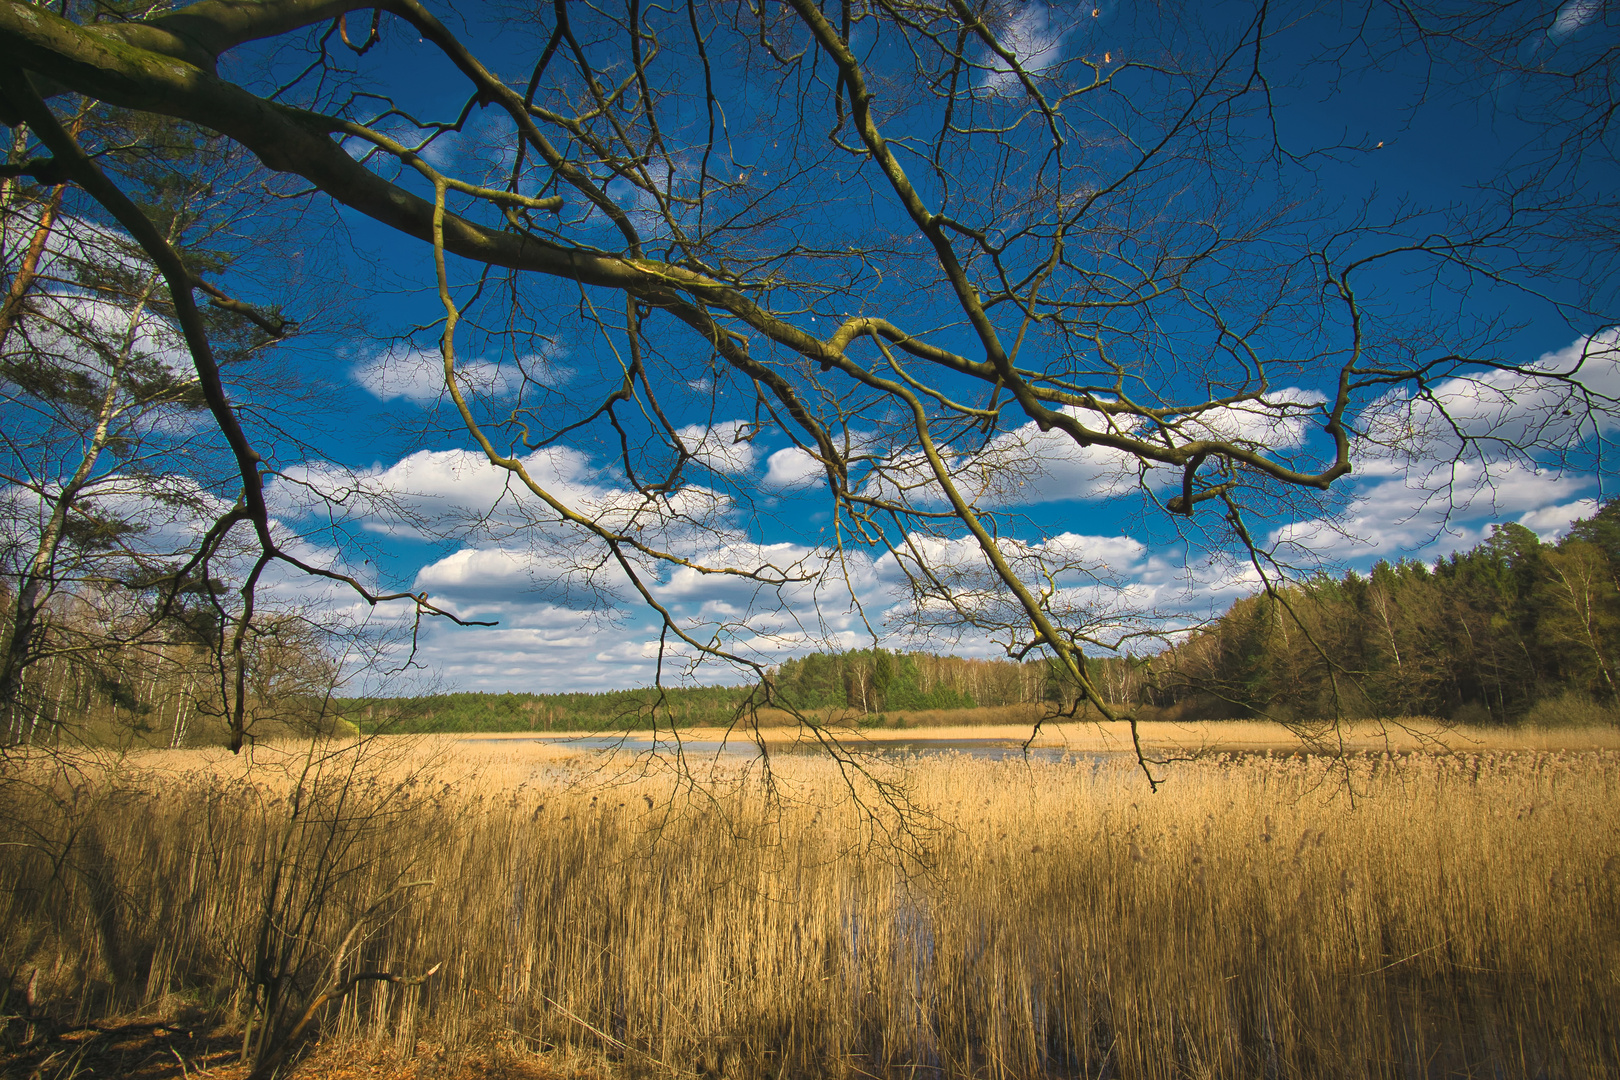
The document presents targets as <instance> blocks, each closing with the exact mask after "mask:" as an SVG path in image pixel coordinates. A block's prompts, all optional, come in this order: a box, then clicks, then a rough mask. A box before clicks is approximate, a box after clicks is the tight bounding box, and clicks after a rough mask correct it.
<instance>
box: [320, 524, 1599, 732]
mask: <svg viewBox="0 0 1620 1080" xmlns="http://www.w3.org/2000/svg"><path fill="white" fill-rule="evenodd" d="M1617 649H1620V500H1615V501H1610V502H1608V503H1606V504H1604V506H1603V508H1602V509H1601V510H1600V511H1599V512H1598V513H1597V514H1595V515H1594V516H1593V517H1592V518H1590V519H1587V520H1584V521H1580V522H1577V523H1576V524H1575V525H1574V526H1573V527H1572V528H1571V529H1570V531H1569V533H1568V535H1566V536H1565V537H1564V538H1563V539H1562V540H1560V541H1559V542H1558V543H1556V544H1544V543H1542V542H1541V540H1540V539H1539V538H1538V537H1537V536H1536V534H1535V533H1533V532H1531V531H1530V530H1529V529H1527V528H1525V527H1524V526H1522V525H1517V524H1507V525H1498V526H1496V527H1494V528H1493V530H1492V532H1491V535H1490V536H1489V537H1488V538H1487V539H1485V540H1484V541H1483V542H1482V543H1480V544H1478V545H1477V546H1475V547H1474V548H1473V549H1471V550H1469V551H1465V552H1458V553H1456V554H1454V555H1452V556H1450V557H1449V558H1445V559H1441V560H1439V561H1437V562H1435V563H1434V564H1433V565H1429V564H1426V563H1422V562H1418V561H1415V560H1409V559H1403V560H1401V561H1399V562H1396V563H1389V562H1380V563H1378V564H1377V565H1376V566H1374V567H1373V568H1372V572H1371V573H1370V574H1366V575H1363V574H1358V573H1356V572H1354V571H1351V572H1348V573H1346V574H1345V575H1344V576H1342V577H1330V576H1326V575H1323V576H1320V577H1314V578H1310V579H1308V580H1304V581H1299V582H1294V583H1291V584H1288V585H1285V586H1282V587H1279V588H1277V589H1275V590H1273V591H1271V592H1268V593H1261V594H1259V595H1256V596H1252V597H1248V598H1246V599H1243V600H1239V601H1237V602H1236V603H1234V604H1233V605H1232V607H1231V608H1230V609H1229V610H1228V611H1227V612H1226V614H1225V615H1223V616H1221V617H1220V618H1218V619H1216V620H1215V621H1214V622H1213V623H1211V624H1210V625H1209V626H1207V627H1205V628H1203V629H1201V630H1198V631H1196V632H1194V633H1193V634H1192V635H1191V636H1190V637H1188V638H1187V639H1186V640H1184V641H1183V642H1181V643H1180V644H1178V645H1176V646H1175V647H1173V648H1170V649H1166V650H1165V651H1163V652H1161V653H1159V654H1157V655H1155V656H1142V657H1136V656H1127V657H1102V658H1093V659H1091V660H1090V661H1089V674H1090V676H1091V678H1092V680H1093V682H1094V683H1095V684H1096V685H1097V686H1098V687H1099V688H1100V689H1101V691H1102V692H1103V694H1104V696H1106V697H1107V698H1108V699H1109V700H1110V701H1111V702H1112V703H1114V704H1117V705H1122V706H1129V707H1134V708H1137V709H1139V710H1140V711H1141V713H1142V714H1143V715H1145V716H1149V717H1165V718H1175V719H1189V720H1191V719H1236V718H1247V717H1257V716H1265V717H1272V718H1276V719H1280V720H1308V719H1315V718H1321V717H1332V716H1348V717H1358V716H1433V717H1440V718H1445V719H1452V720H1457V721H1459V722H1465V723H1474V724H1480V723H1512V722H1517V721H1521V720H1525V719H1531V720H1535V721H1541V722H1549V723H1554V722H1580V721H1592V720H1609V719H1612V718H1613V717H1614V716H1616V715H1617V710H1620V687H1617V682H1616V678H1617V677H1616V672H1615V666H1614V664H1615V658H1616V651H1617ZM768 678H769V681H770V684H771V685H770V689H771V698H772V700H773V701H775V702H778V703H780V704H782V705H786V706H791V707H793V708H796V709H802V710H805V711H807V712H809V713H811V714H814V715H816V716H819V717H826V716H828V715H830V714H834V713H840V712H842V713H845V714H850V715H856V716H861V717H868V716H875V715H882V714H886V713H896V712H901V713H903V712H913V711H930V712H938V711H949V710H967V709H975V708H993V707H1000V706H1007V705H1023V704H1031V703H1043V702H1044V703H1052V704H1056V705H1060V706H1063V707H1066V708H1067V707H1071V706H1072V705H1073V704H1074V701H1075V696H1076V695H1075V687H1074V684H1073V681H1072V680H1071V679H1068V678H1065V677H1064V675H1063V673H1062V672H1061V671H1060V670H1058V669H1057V668H1056V667H1055V666H1054V665H1052V664H1051V663H1049V662H1048V661H1045V660H1031V661H1027V662H1023V663H1018V662H1014V661H1010V660H976V659H964V658H962V657H959V656H935V655H933V654H930V653H920V652H914V653H896V652H890V651H889V650H886V649H853V650H850V651H847V652H842V653H825V652H818V653H811V654H809V655H808V656H803V657H798V658H795V659H791V660H785V661H783V662H782V664H781V665H780V666H779V667H777V668H776V669H774V670H773V671H772V673H771V674H770V675H769V676H768ZM759 689H760V688H757V687H749V686H735V687H679V688H671V689H668V690H666V691H664V693H663V695H662V697H660V695H659V694H658V692H657V691H654V690H618V691H610V692H607V693H599V694H587V693H568V694H516V693H506V694H481V693H460V694H438V695H432V696H424V697H419V698H391V699H346V700H340V701H339V702H338V703H337V706H338V712H339V713H340V714H341V715H342V716H344V717H345V718H346V719H349V720H351V721H354V722H355V723H357V724H359V725H360V727H361V728H362V729H364V730H391V731H409V732H457V731H580V730H607V729H619V730H624V729H632V730H633V729H637V728H648V727H651V726H653V717H654V713H655V709H656V714H657V717H658V723H659V725H668V724H669V723H670V722H671V721H674V722H675V723H676V724H679V725H682V726H690V725H713V724H720V725H723V724H728V723H730V722H732V720H734V719H735V718H736V715H737V711H738V709H739V708H740V707H741V706H742V705H743V703H744V702H745V701H747V700H748V699H749V697H750V696H751V695H753V696H754V697H755V698H756V700H759V699H761V697H762V695H760V694H759V693H758V690H759Z"/></svg>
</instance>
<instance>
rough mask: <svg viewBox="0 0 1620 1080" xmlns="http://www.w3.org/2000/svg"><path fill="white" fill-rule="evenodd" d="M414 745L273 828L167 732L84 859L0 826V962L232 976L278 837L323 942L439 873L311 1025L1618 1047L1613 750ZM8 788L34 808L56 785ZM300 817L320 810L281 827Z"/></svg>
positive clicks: (129, 978)
mask: <svg viewBox="0 0 1620 1080" xmlns="http://www.w3.org/2000/svg"><path fill="white" fill-rule="evenodd" d="M432 745H434V744H432V743H430V742H423V743H418V744H415V748H414V749H413V750H412V751H411V753H412V754H413V755H414V756H411V757H409V758H401V757H399V756H397V755H396V756H393V757H390V756H389V755H388V754H386V753H384V754H383V755H382V756H381V757H377V758H374V759H373V760H371V761H369V762H361V764H360V766H359V767H354V766H353V765H350V764H343V766H342V767H343V768H344V769H347V770H348V771H347V772H339V773H336V774H334V775H335V776H336V777H337V778H338V779H339V780H340V781H341V782H340V783H333V784H330V785H328V787H327V788H325V789H322V791H320V792H318V793H317V792H313V791H312V793H311V796H310V797H309V798H307V799H306V802H305V804H304V805H305V812H304V817H303V818H302V819H301V820H300V821H299V822H298V823H297V824H296V825H290V824H289V813H290V810H289V807H290V805H291V799H292V793H293V792H294V791H295V789H297V784H296V783H295V782H294V781H293V780H292V779H290V776H291V773H290V772H289V771H288V770H287V769H281V770H279V771H278V770H277V768H276V767H274V766H273V765H272V766H270V767H268V768H267V767H266V763H264V762H261V763H260V764H259V766H258V767H257V768H256V769H255V770H254V771H253V772H251V773H249V774H247V775H233V774H231V773H230V772H229V769H228V768H226V767H222V766H221V765H220V764H219V763H218V762H217V761H216V762H209V761H204V760H202V759H200V758H197V757H192V758H181V759H174V758H170V759H167V760H168V761H169V762H171V765H169V766H166V767H165V768H164V769H163V770H154V769H151V768H146V769H145V770H142V769H135V770H134V771H133V772H128V773H126V774H121V775H120V777H119V778H118V779H117V780H116V782H115V781H113V780H106V781H103V782H101V783H99V784H82V785H81V787H80V788H79V789H77V790H76V791H75V790H70V791H67V792H66V793H65V794H64V795H63V796H62V805H63V806H66V807H67V809H66V810H63V811H61V812H60V814H59V815H58V817H59V822H58V824H59V826H60V827H62V828H72V829H73V830H75V832H74V836H75V844H76V845H77V850H78V851H79V852H80V855H79V856H78V858H80V860H81V862H83V863H84V864H85V865H89V866H90V867H91V868H92V872H89V873H78V874H64V873H63V872H62V871H61V865H66V863H63V864H61V865H59V866H57V867H56V868H55V869H53V867H52V865H51V864H50V863H49V862H48V861H47V860H45V859H43V858H41V857H39V856H38V855H37V854H30V853H29V849H26V848H4V849H0V880H3V882H4V885H5V887H6V890H7V892H6V896H7V897H8V901H7V902H8V903H9V905H10V910H9V911H8V912H6V918H7V922H6V925H7V926H8V928H9V929H8V930H7V931H6V935H5V940H4V944H3V954H0V959H3V962H4V964H5V965H6V967H7V968H8V969H9V971H10V972H11V973H13V974H14V983H15V982H18V981H20V978H21V976H22V975H23V974H24V973H26V972H27V971H28V970H30V969H32V968H36V967H37V968H38V969H39V971H40V977H39V993H40V994H41V996H42V997H46V998H48V999H49V1000H51V1001H53V1002H55V1003H56V1005H57V1007H58V1008H66V1009H77V1010H78V1011H79V1012H81V1013H83V1014H86V1015H88V1014H92V1013H96V1012H98V1011H110V1010H115V1009H118V1008H130V1007H133V1006H135V1005H137V1004H139V1003H140V1002H142V1001H145V1002H160V1001H171V1002H172V1001H174V1000H176V999H177V998H186V999H190V1000H193V1001H198V1002H201V1003H202V1004H204V1005H206V1006H208V1007H210V1008H215V1009H218V1010H222V1011H223V1012H225V1013H227V1014H228V1013H230V1012H232V1011H233V1010H234V1011H236V1012H238V1013H240V1012H242V1011H243V1010H244V1009H245V1002H246V1000H247V997H246V995H247V993H248V989H247V988H248V984H249V982H250V974H251V972H250V971H249V959H250V954H251V949H250V948H249V939H251V937H252V931H253V928H254V927H255V926H256V925H257V924H256V922H255V919H256V918H257V917H258V914H259V913H260V912H261V911H262V908H263V904H264V902H265V895H266V893H265V888H266V886H265V881H266V880H267V878H268V877H269V875H271V874H272V873H274V872H275V871H276V870H277V869H280V870H281V871H282V872H283V873H284V874H286V875H289V876H292V877H296V876H298V875H304V876H306V877H307V876H309V875H313V874H316V873H317V872H321V873H325V875H326V876H325V878H323V880H324V881H325V882H326V885H325V886H324V887H325V888H326V889H327V892H326V893H325V894H324V895H323V896H322V897H321V902H322V906H321V911H320V913H319V919H318V920H316V922H315V923H314V924H312V925H311V927H310V928H309V931H308V933H309V935H310V937H311V938H312V939H318V940H319V941H322V942H325V943H326V944H327V946H328V947H330V945H331V943H333V942H335V941H336V940H337V939H338V938H339V937H341V936H342V934H343V933H344V932H346V930H347V928H348V927H349V926H350V925H352V924H353V921H354V919H355V918H356V917H357V915H356V913H357V912H359V911H361V910H363V909H364V908H365V907H366V905H367V904H369V903H370V902H371V901H372V900H373V899H374V898H375V897H377V896H378V895H381V894H383V893H384V892H386V891H387V890H388V889H390V888H392V887H394V886H395V885H396V884H398V883H400V882H402V881H406V880H422V879H431V880H432V881H433V883H434V884H433V885H432V887H431V888H424V889H422V890H419V891H418V892H419V894H418V895H416V896H415V899H414V900H413V901H412V902H411V903H409V904H405V905H402V906H400V907H399V908H398V910H397V911H396V912H395V913H394V914H393V915H392V917H391V918H389V919H387V920H386V921H382V922H379V923H377V924H376V925H375V926H373V927H370V928H369V931H368V936H367V937H366V938H365V941H364V944H363V947H362V948H361V950H360V962H361V964H362V966H365V967H369V968H375V969H387V970H396V971H415V972H420V971H423V970H426V969H427V968H428V967H430V966H431V965H433V964H435V963H442V964H443V966H442V967H441V968H440V970H439V973H438V974H437V975H436V976H435V977H434V978H433V979H431V980H430V981H429V982H427V983H426V985H424V986H422V987H420V988H409V989H404V990H401V989H398V988H395V987H390V986H387V985H380V986H369V987H365V988H363V989H362V990H360V991H357V992H356V993H355V994H353V995H351V996H350V997H348V998H347V999H346V1000H345V1001H344V1002H343V1004H342V1005H341V1007H339V1008H337V1009H334V1010H333V1011H332V1013H331V1015H329V1016H327V1017H326V1019H325V1026H324V1031H323V1034H324V1035H325V1036H326V1037H327V1038H329V1039H362V1038H363V1039H371V1040H379V1039H381V1040H394V1041H395V1042H396V1043H397V1045H398V1046H400V1047H401V1048H403V1049H404V1050H405V1051H407V1052H408V1051H409V1049H410V1048H412V1047H415V1046H417V1045H418V1044H419V1042H425V1043H431V1044H435V1045H438V1046H441V1047H451V1048H454V1047H468V1046H488V1045H490V1044H492V1043H500V1044H503V1045H506V1046H508V1047H512V1046H521V1047H524V1048H527V1050H529V1051H530V1052H534V1053H541V1054H572V1055H575V1056H576V1059H577V1055H579V1054H581V1053H589V1054H594V1055H597V1058H598V1060H599V1062H600V1063H602V1066H603V1067H605V1068H608V1069H611V1070H614V1071H618V1072H622V1073H625V1074H646V1075H669V1074H681V1075H685V1074H692V1073H699V1074H719V1075H727V1076H767V1075H768V1076H773V1077H780V1076H800V1075H815V1076H827V1075H833V1076H850V1077H854V1076H863V1075H864V1076H873V1075H876V1076H885V1077H886V1076H899V1075H906V1076H910V1075H912V1074H913V1073H915V1072H916V1071H917V1070H918V1069H922V1070H924V1071H925V1072H929V1073H931V1074H934V1075H940V1076H951V1077H957V1076H960V1077H969V1076H974V1077H977V1076H997V1077H1011V1076H1019V1077H1021V1076H1036V1075H1059V1076H1082V1075H1084V1076H1099V1075H1107V1076H1117V1077H1144V1078H1155V1077H1165V1078H1170V1077H1211V1078H1213V1077H1250V1076H1268V1077H1271V1076H1277V1077H1282V1076H1286V1077H1319V1076H1320V1077H1340V1076H1343V1077H1367V1076H1391V1077H1393V1076H1401V1077H1411V1076H1437V1077H1438V1076H1452V1075H1480V1076H1485V1075H1490V1076H1502V1075H1512V1076H1549V1077H1552V1076H1556V1077H1564V1076H1568V1077H1589V1076H1590V1077H1597V1076H1609V1075H1614V1073H1615V1070H1616V1069H1617V1068H1620V1045H1617V1033H1620V1024H1617V1021H1616V1019H1615V1016H1616V1009H1615V1005H1616V1003H1617V1001H1620V995H1617V990H1620V985H1617V983H1620V933H1617V931H1620V854H1617V852H1620V847H1617V837H1620V802H1617V799H1616V795H1617V792H1616V786H1617V783H1620V754H1616V753H1614V752H1611V751H1602V750H1598V751H1579V752H1576V751H1560V752H1548V751H1484V752H1478V753H1458V754H1451V755H1430V754H1410V755H1400V754H1396V755H1389V754H1380V755H1365V756H1361V757H1356V758H1353V759H1351V760H1350V761H1349V762H1348V763H1347V762H1345V761H1333V760H1329V759H1326V758H1321V757H1305V756H1294V757H1290V758H1286V759H1285V758H1280V757H1266V756H1253V755H1251V756H1220V755H1215V756H1211V757H1209V758H1206V759H1204V760H1200V761H1197V762H1192V763H1185V764H1180V765H1177V766H1175V767H1174V769H1173V770H1172V772H1171V775H1170V777H1169V783H1168V784H1167V785H1166V786H1165V787H1164V788H1163V789H1162V790H1161V791H1159V792H1158V793H1157V794H1149V792H1148V790H1147V788H1146V785H1145V783H1144V782H1143V781H1142V780H1141V777H1140V774H1138V773H1134V772H1132V771H1131V770H1130V769H1128V768H1124V767H1121V766H1118V765H1116V764H1114V763H1112V762H1110V761H1104V760H1100V759H1096V758H1087V757H1080V758H1077V759H1075V760H1072V761H1069V762H1066V763H1059V764H1051V763H1044V764H1043V763H1036V764H1030V765H1026V764H1023V763H1013V762H1005V763H990V762H984V761H978V760H971V759H967V758H959V757H958V758H952V757H946V758H936V759H922V760H914V761H912V762H911V763H909V764H907V765H903V766H896V767H893V768H892V769H891V770H890V771H889V772H888V773H886V774H884V773H883V772H882V770H884V769H886V768H889V767H887V766H882V765H877V766H874V768H876V769H878V770H879V776H878V778H879V779H880V780H884V781H885V782H886V783H887V785H888V786H882V787H874V786H872V785H871V783H870V782H868V780H867V779H865V778H863V777H862V776H860V775H859V774H855V773H851V772H850V771H849V769H848V767H847V766H846V767H843V768H841V767H840V766H839V765H838V764H837V763H835V762H833V761H830V760H828V759H826V758H825V757H819V758H810V757H781V758H778V759H777V761H776V764H775V768H774V770H773V774H772V775H773V778H774V784H767V783H764V782H762V780H761V778H760V776H759V774H758V771H757V769H756V768H753V767H745V766H744V765H742V764H732V765H730V766H727V765H724V764H723V763H722V765H721V766H718V767H716V768H715V769H714V770H713V771H711V772H710V773H709V774H708V775H706V776H704V777H703V778H702V782H701V783H694V782H693V780H694V778H693V777H692V776H691V775H690V774H689V773H686V772H682V771H681V770H676V769H669V768H645V767H643V768H639V769H636V770H633V771H629V772H625V771H621V770H618V769H615V768H606V769H604V768H601V767H600V766H599V765H597V764H595V763H589V762H587V763H585V764H584V765H583V766H578V765H576V766H572V767H571V766H569V765H567V764H566V763H559V762H557V761H556V760H554V759H553V760H545V759H536V760H534V761H532V762H527V763H523V762H514V761H508V762H506V763H505V764H504V766H503V767H502V768H490V767H487V765H485V764H481V763H480V762H479V761H478V760H476V759H466V758H463V759H459V760H450V761H446V760H444V758H443V747H442V744H439V745H440V757H439V758H438V759H435V760H433V761H431V762H430V763H429V764H428V765H427V766H426V767H423V764H422V763H423V762H424V761H426V760H428V759H426V758H424V757H422V756H421V754H422V749H421V748H422V747H424V746H432ZM350 753H359V752H358V751H351V752H350ZM341 757H342V755H341V754H340V755H338V758H341ZM175 760H180V761H183V762H186V763H188V764H189V765H191V766H193V767H191V768H189V769H188V770H179V771H177V770H175V769H174V768H173V767H172V762H173V761H175ZM290 760H296V759H290ZM336 761H337V759H336V758H334V762H336ZM329 767H334V768H335V767H336V765H335V764H332V763H329ZM503 769H504V771H503ZM852 782H853V785H854V788H855V790H856V791H858V792H860V793H862V794H863V796H864V799H863V800H862V801H857V800H854V799H852V798H851V797H850V792H851V783H852ZM307 783H308V781H307V780H306V784H307ZM75 800H77V801H75ZM885 800H888V801H887V802H885ZM11 809H12V811H13V812H17V813H24V814H26V813H29V812H33V813H35V815H36V817H38V818H39V821H38V822H37V823H36V824H37V827H38V829H39V831H40V833H41V835H42V836H44V835H47V834H48V832H49V826H50V821H49V820H47V818H49V817H50V815H49V814H47V813H46V812H45V810H43V809H41V808H39V807H37V806H36V807H35V808H34V809H33V810H32V811H30V810H29V808H28V807H15V806H14V807H12V808H11ZM51 820H56V819H51ZM293 829H305V830H308V833H309V836H308V839H309V840H310V842H309V843H307V844H302V845H298V844H295V845H292V850H294V851H295V852H296V854H295V856H294V857H292V858H289V857H288V856H287V855H286V852H287V851H288V850H289V846H288V844H287V843H286V838H287V836H288V835H289V832H290V831H291V830H293ZM86 851H89V852H90V854H89V855H88V856H86V855H85V854H84V853H85V852H86ZM278 852H279V853H281V854H279V855H278ZM278 859H279V860H280V862H279V863H278ZM319 859H325V860H327V862H328V863H330V864H331V865H329V866H328V867H327V868H326V869H325V870H324V871H320V870H319V868H318V867H317V866H316V865H315V862H316V861H318V860H319ZM69 861H71V860H69ZM283 864H284V865H283Z"/></svg>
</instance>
